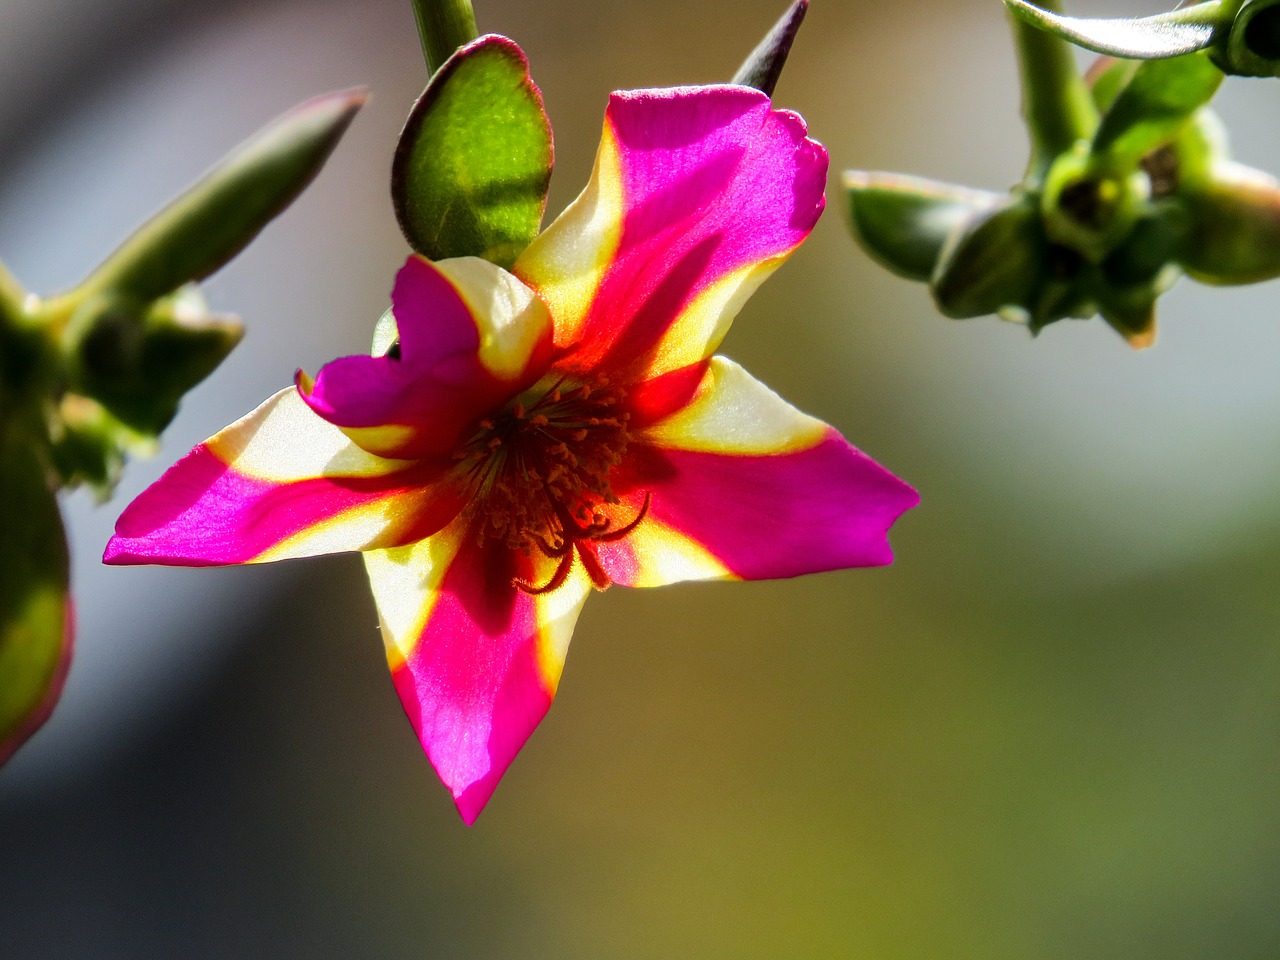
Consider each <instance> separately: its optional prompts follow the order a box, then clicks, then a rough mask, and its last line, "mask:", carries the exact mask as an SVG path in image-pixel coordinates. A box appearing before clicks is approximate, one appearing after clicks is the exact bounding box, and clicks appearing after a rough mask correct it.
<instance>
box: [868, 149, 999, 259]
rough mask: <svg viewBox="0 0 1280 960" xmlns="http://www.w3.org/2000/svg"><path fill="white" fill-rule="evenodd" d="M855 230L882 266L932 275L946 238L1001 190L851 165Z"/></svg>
mask: <svg viewBox="0 0 1280 960" xmlns="http://www.w3.org/2000/svg"><path fill="white" fill-rule="evenodd" d="M844 186H845V190H846V191H848V196H849V215H850V219H851V221H852V224H853V235H854V237H855V238H856V239H857V240H858V242H859V244H861V245H862V248H863V249H864V250H866V251H867V253H869V254H870V255H871V256H872V258H874V259H875V260H876V261H877V262H878V263H880V264H881V265H882V266H884V267H887V268H888V269H889V270H892V271H893V272H894V273H896V274H898V275H899V276H901V277H906V278H908V279H910V280H921V281H927V280H928V279H929V278H930V277H931V276H933V271H934V267H935V266H936V265H937V262H938V255H939V254H940V253H941V252H942V247H943V245H944V244H945V243H946V242H947V237H948V236H950V235H951V232H952V231H953V230H954V229H955V228H956V227H957V226H958V225H959V224H960V223H962V222H964V221H965V220H967V219H968V218H970V217H972V216H973V215H975V214H976V213H978V212H980V211H982V210H987V209H991V208H993V207H995V206H996V205H997V204H999V203H1000V202H1001V201H1003V200H1004V199H1005V197H1004V196H1002V195H1001V194H995V193H987V192H986V191H983V190H972V189H970V188H968V187H958V186H954V185H952V184H949V183H941V182H939V181H936V180H926V179H924V178H922V177H908V176H904V175H902V174H896V173H867V172H864V171H861V170H848V171H846V172H845V174H844Z"/></svg>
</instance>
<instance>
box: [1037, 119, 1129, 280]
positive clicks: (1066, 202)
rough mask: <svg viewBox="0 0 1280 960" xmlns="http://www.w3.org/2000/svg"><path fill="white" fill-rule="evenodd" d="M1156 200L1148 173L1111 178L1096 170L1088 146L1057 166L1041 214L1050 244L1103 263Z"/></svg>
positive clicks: (1065, 156)
mask: <svg viewBox="0 0 1280 960" xmlns="http://www.w3.org/2000/svg"><path fill="white" fill-rule="evenodd" d="M1149 194H1150V181H1149V180H1148V178H1147V176H1146V174H1145V173H1143V172H1142V171H1140V170H1135V171H1133V172H1132V173H1128V174H1118V175H1117V174H1107V173H1102V172H1100V171H1099V170H1098V169H1097V168H1096V167H1094V166H1093V164H1092V162H1091V158H1090V156H1089V151H1088V147H1087V145H1086V144H1083V143H1081V144H1078V145H1077V147H1076V149H1074V150H1072V151H1070V152H1069V153H1064V154H1062V155H1061V156H1059V157H1058V159H1057V160H1055V161H1054V163H1053V166H1052V167H1050V168H1049V175H1048V177H1047V178H1046V179H1045V186H1044V195H1043V196H1042V198H1041V210H1042V212H1043V216H1044V228H1045V232H1046V233H1047V234H1048V236H1049V239H1050V240H1052V241H1053V242H1054V243H1059V244H1061V245H1063V246H1065V247H1070V248H1071V249H1072V250H1075V251H1077V252H1078V253H1079V254H1080V255H1081V256H1083V257H1084V258H1085V259H1086V260H1089V261H1090V262H1092V263H1098V262H1100V261H1101V260H1102V259H1103V258H1105V257H1106V256H1107V254H1109V253H1110V252H1111V251H1112V250H1113V249H1115V247H1116V245H1117V244H1118V243H1119V242H1120V241H1121V240H1122V239H1123V238H1124V237H1125V236H1126V235H1127V234H1128V233H1129V231H1130V230H1131V229H1132V228H1133V225H1134V222H1135V221H1136V220H1137V218H1138V217H1139V215H1140V214H1141V213H1142V211H1143V208H1144V204H1145V201H1146V200H1147V198H1148V196H1149Z"/></svg>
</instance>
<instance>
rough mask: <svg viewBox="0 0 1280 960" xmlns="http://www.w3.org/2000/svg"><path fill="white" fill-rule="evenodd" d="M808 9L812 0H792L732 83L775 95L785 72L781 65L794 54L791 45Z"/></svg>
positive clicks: (744, 62) (745, 61) (739, 69)
mask: <svg viewBox="0 0 1280 960" xmlns="http://www.w3.org/2000/svg"><path fill="white" fill-rule="evenodd" d="M808 12H809V0H793V2H792V4H791V6H789V7H787V11H786V13H784V14H783V15H782V17H781V18H780V19H779V20H778V22H777V23H775V24H774V25H773V27H772V28H771V29H770V30H769V32H768V33H767V34H765V37H764V39H763V40H761V41H760V43H759V44H758V45H757V46H756V48H755V49H754V50H752V51H751V53H750V54H749V55H748V56H747V59H746V60H744V61H743V63H742V66H740V67H739V68H738V72H737V73H735V74H734V75H733V80H731V81H730V82H731V83H740V84H742V85H743V86H747V87H755V88H756V89H757V90H759V91H760V92H762V93H764V94H765V95H767V96H770V97H772V96H773V90H774V88H775V87H776V86H777V85H778V78H779V77H780V76H781V75H782V68H783V67H784V66H786V63H787V56H788V54H790V53H791V44H792V43H793V42H794V41H795V38H796V33H797V32H798V31H799V30H800V24H801V23H803V22H804V15H805V14H806V13H808Z"/></svg>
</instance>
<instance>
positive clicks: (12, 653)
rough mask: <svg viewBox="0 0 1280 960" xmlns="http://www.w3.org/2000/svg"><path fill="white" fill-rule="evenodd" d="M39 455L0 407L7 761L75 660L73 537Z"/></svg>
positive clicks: (1, 743)
mask: <svg viewBox="0 0 1280 960" xmlns="http://www.w3.org/2000/svg"><path fill="white" fill-rule="evenodd" d="M38 456H39V453H38V448H37V447H36V445H35V444H34V443H33V442H32V441H31V440H30V439H29V438H28V436H27V433H26V431H25V430H24V429H22V428H21V426H20V425H19V423H18V422H17V418H16V416H15V412H14V411H13V410H12V409H10V410H6V411H0V490H3V491H4V496H3V497H0V571H2V572H3V576H0V764H2V763H4V762H5V761H6V760H8V759H9V757H10V756H12V755H13V752H14V751H15V750H17V749H18V747H20V746H21V745H22V744H23V743H24V742H25V741H26V740H27V738H28V737H30V736H31V735H32V734H33V733H35V731H36V730H37V729H39V727H40V725H41V724H43V723H44V721H45V720H46V719H47V717H48V715H49V712H50V711H51V710H52V709H53V707H54V704H55V703H56V702H57V700H58V696H59V695H60V694H61V692H62V683H63V680H64V679H65V677H66V672H67V667H68V666H69V664H70V660H71V646H72V620H71V601H70V598H69V595H68V579H69V576H70V568H69V565H68V558H67V542H66V537H65V536H64V535H63V532H62V519H61V517H60V516H59V515H58V504H57V501H56V499H55V498H54V494H53V490H52V488H51V486H50V484H49V481H48V478H47V475H46V471H45V469H44V466H43V465H42V464H41V462H40V460H39V459H38Z"/></svg>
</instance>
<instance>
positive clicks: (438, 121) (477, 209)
mask: <svg viewBox="0 0 1280 960" xmlns="http://www.w3.org/2000/svg"><path fill="white" fill-rule="evenodd" d="M553 160H554V156H553V149H552V142H551V124H550V123H549V122H548V120H547V114H546V111H545V110H544V109H543V106H542V93H541V91H540V90H539V89H538V87H537V85H536V84H535V83H534V82H533V80H532V78H531V77H530V76H529V62H528V60H527V59H525V55H524V52H523V51H522V50H521V49H520V47H519V46H517V45H516V44H515V43H514V42H513V41H511V40H508V39H507V38H506V37H500V36H497V35H494V34H490V35H488V36H484V37H481V38H480V39H479V40H476V41H474V42H473V43H470V44H467V46H465V47H463V48H462V49H461V50H459V51H458V52H457V53H455V54H454V55H453V56H452V57H450V58H449V60H448V61H447V62H446V63H445V64H444V66H443V67H441V68H440V70H439V71H438V72H437V73H436V75H435V76H434V77H432V78H431V81H430V83H428V84H427V88H426V90H425V91H423V94H422V96H421V97H420V98H419V99H418V102H417V103H415V104H414V106H413V110H412V111H411V112H410V113H409V119H408V120H407V121H406V122H405V126H404V131H403V132H402V133H401V134H400V142H399V145H398V146H397V147H396V154H395V160H394V161H393V163H392V167H391V199H392V202H393V203H394V205H395V211H396V219H397V220H398V221H399V223H400V229H401V230H402V231H403V232H404V235H405V239H407V240H408V241H409V245H410V246H411V247H413V249H414V250H416V251H417V252H418V253H421V254H422V255H423V256H425V257H427V258H429V259H431V260H443V259H446V258H448V257H467V256H474V257H483V258H484V259H486V260H489V261H490V262H492V263H496V264H497V265H498V266H500V267H503V268H507V267H510V266H511V265H512V264H513V263H514V262H515V259H516V257H517V256H518V255H519V254H520V252H521V251H522V250H524V248H525V247H527V246H528V245H529V243H530V242H531V241H532V240H533V238H534V237H535V236H537V234H538V230H539V228H540V226H541V224H542V213H543V210H544V208H545V207H546V202H547V186H548V184H549V183H550V180H551V167H552V163H553Z"/></svg>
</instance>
